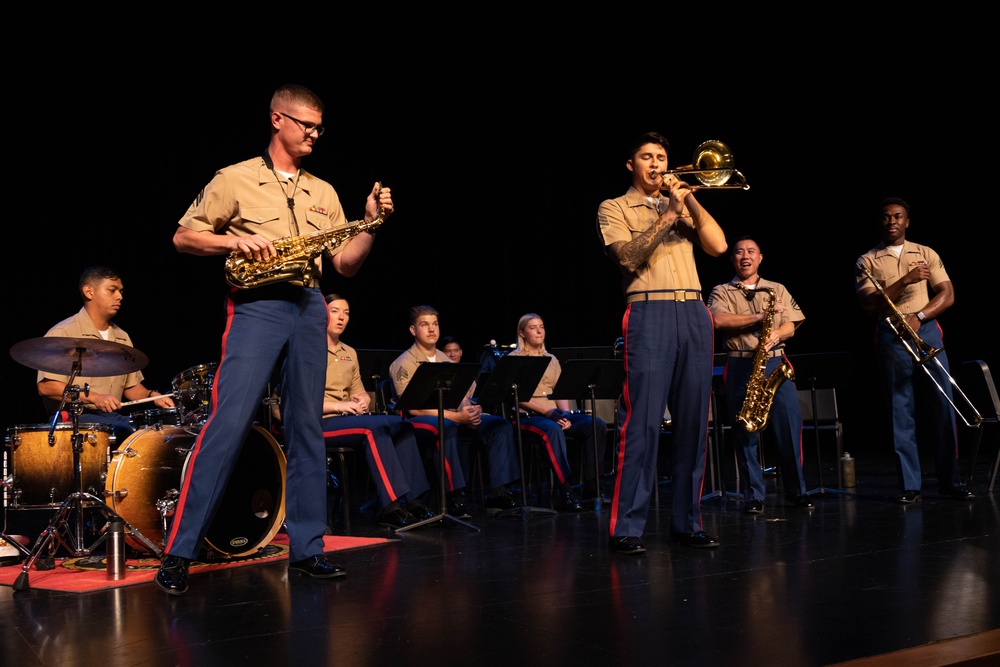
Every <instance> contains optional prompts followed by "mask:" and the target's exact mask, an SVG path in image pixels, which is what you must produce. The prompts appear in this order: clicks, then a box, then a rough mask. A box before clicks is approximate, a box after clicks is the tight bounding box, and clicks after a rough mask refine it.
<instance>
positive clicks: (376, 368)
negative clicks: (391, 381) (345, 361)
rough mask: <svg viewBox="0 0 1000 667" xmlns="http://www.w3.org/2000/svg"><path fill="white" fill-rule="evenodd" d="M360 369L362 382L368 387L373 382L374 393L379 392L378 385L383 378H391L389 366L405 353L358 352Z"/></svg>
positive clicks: (383, 351) (393, 351) (400, 351)
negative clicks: (369, 382)
mask: <svg viewBox="0 0 1000 667" xmlns="http://www.w3.org/2000/svg"><path fill="white" fill-rule="evenodd" d="M357 353H358V369H359V370H360V373H361V380H362V382H364V383H365V385H366V386H367V384H368V383H367V381H368V380H369V379H370V380H371V382H372V383H371V388H372V391H378V383H379V381H380V380H381V379H382V378H387V377H389V365H390V364H392V362H393V361H395V360H396V358H397V357H399V355H400V354H402V353H403V350H361V349H358V350H357Z"/></svg>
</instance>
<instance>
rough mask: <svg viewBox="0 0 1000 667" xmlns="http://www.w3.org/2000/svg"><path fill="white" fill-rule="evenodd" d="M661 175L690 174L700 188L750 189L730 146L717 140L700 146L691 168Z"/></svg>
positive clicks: (673, 170) (711, 140)
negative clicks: (737, 167)
mask: <svg viewBox="0 0 1000 667" xmlns="http://www.w3.org/2000/svg"><path fill="white" fill-rule="evenodd" d="M660 174H661V175H666V174H679V175H684V174H688V175H690V176H692V177H693V178H694V179H695V180H697V181H698V183H700V184H701V186H700V187H704V188H713V189H722V190H749V189H750V184H749V183H747V181H746V178H744V177H743V174H741V173H740V171H739V169H736V168H735V166H734V160H733V153H732V151H730V150H729V146H727V145H726V144H724V143H722V142H721V141H718V140H716V139H709V140H708V141H703V142H701V143H700V144H699V145H698V147H697V148H696V149H695V150H694V158H692V160H691V165H690V166H687V167H682V168H680V169H670V170H668V171H663V172H660ZM734 177H735V178H734ZM696 187H699V186H696Z"/></svg>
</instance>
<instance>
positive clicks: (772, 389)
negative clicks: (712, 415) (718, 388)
mask: <svg viewBox="0 0 1000 667" xmlns="http://www.w3.org/2000/svg"><path fill="white" fill-rule="evenodd" d="M740 289H741V290H743V294H744V295H745V296H746V297H747V298H748V299H750V298H753V297H752V296H751V294H750V290H748V289H747V288H746V287H744V286H743V285H742V284H741V285H740ZM756 292H767V294H768V297H769V299H768V303H767V307H766V309H765V310H764V319H763V320H761V330H760V340H759V342H758V343H757V351H756V352H755V353H754V357H753V371H752V372H751V374H750V380H749V381H748V382H747V395H746V397H745V398H744V399H743V405H742V407H741V408H740V411H739V414H737V415H736V421H737V422H739V423H740V424H742V425H743V427H744V428H745V429H746V430H747V431H749V432H750V433H755V432H757V431H762V430H764V427H765V426H767V420H768V417H769V416H770V413H771V405H772V404H773V403H774V396H775V394H776V393H777V392H778V387H780V386H781V383H782V382H784V381H785V380H794V379H795V372H794V371H793V370H792V367H791V365H790V364H789V363H788V360H787V359H785V358H784V357H782V359H781V365H780V366H778V367H777V368H775V369H774V370H773V371H771V374H770V375H768V374H767V360H768V358H769V357H770V355H769V354H768V351H767V349H766V347H765V345H766V343H767V339H768V338H770V337H771V328H772V327H773V326H774V306H775V301H776V300H777V297H776V296H775V290H774V288H773V287H764V288H761V289H758V290H755V293H756Z"/></svg>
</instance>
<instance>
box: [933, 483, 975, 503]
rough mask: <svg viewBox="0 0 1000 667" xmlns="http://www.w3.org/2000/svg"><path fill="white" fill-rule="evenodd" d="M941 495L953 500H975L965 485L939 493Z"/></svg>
mask: <svg viewBox="0 0 1000 667" xmlns="http://www.w3.org/2000/svg"><path fill="white" fill-rule="evenodd" d="M941 495H944V496H948V497H949V498H953V499H955V500H975V499H976V494H974V493H973V492H972V490H971V489H969V487H967V486H965V485H959V486H953V487H951V488H950V489H945V490H943V491H941Z"/></svg>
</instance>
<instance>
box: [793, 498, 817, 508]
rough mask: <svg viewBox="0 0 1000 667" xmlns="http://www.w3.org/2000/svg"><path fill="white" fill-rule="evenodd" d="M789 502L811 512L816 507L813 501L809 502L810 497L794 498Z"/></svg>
mask: <svg viewBox="0 0 1000 667" xmlns="http://www.w3.org/2000/svg"><path fill="white" fill-rule="evenodd" d="M788 500H789V502H791V503H792V504H793V505H795V506H796V507H801V508H802V509H804V510H811V509H813V508H814V507H815V505H813V503H812V501H811V500H809V496H795V497H794V498H789V499H788Z"/></svg>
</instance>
